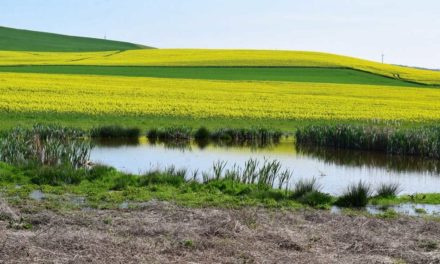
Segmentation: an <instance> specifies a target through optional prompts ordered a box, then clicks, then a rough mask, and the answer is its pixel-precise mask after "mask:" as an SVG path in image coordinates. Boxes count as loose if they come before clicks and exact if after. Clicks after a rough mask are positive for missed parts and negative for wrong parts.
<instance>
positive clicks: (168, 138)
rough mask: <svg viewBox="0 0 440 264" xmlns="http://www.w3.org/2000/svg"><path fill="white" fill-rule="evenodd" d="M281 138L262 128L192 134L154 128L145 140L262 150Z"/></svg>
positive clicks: (183, 128)
mask: <svg viewBox="0 0 440 264" xmlns="http://www.w3.org/2000/svg"><path fill="white" fill-rule="evenodd" d="M281 136H282V133H281V132H280V131H277V130H269V129H264V128H257V129H232V128H224V129H218V130H216V131H210V130H208V129H207V128H205V127H201V128H199V129H197V130H196V131H194V132H193V131H192V129H191V128H186V127H168V128H159V129H157V128H154V129H150V130H149V131H148V132H147V138H148V140H149V141H150V142H151V143H155V142H160V143H165V144H166V145H169V146H173V145H177V146H178V147H179V148H181V147H182V146H183V143H187V144H190V140H191V139H194V140H195V142H196V143H197V145H199V147H201V148H204V147H206V146H207V145H208V144H215V145H218V146H242V147H252V148H263V147H267V146H270V145H272V144H277V143H279V141H280V139H281Z"/></svg>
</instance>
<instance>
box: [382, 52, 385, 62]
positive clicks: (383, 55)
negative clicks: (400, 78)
mask: <svg viewBox="0 0 440 264" xmlns="http://www.w3.org/2000/svg"><path fill="white" fill-rule="evenodd" d="M384 57H385V54H383V53H382V64H383V58H384Z"/></svg>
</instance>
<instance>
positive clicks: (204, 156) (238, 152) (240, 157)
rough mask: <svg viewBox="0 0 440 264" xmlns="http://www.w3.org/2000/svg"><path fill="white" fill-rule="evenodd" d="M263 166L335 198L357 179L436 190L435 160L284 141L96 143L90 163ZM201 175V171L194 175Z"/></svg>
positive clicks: (129, 167) (141, 168)
mask: <svg viewBox="0 0 440 264" xmlns="http://www.w3.org/2000/svg"><path fill="white" fill-rule="evenodd" d="M251 158H252V159H257V160H260V161H261V162H263V161H264V160H265V159H269V160H274V159H276V160H278V161H280V162H281V164H282V166H283V168H284V169H289V170H291V171H292V172H293V177H292V180H291V181H292V184H293V183H294V182H296V181H298V180H300V179H308V178H316V179H317V180H318V182H319V183H320V184H321V185H322V187H323V191H324V192H327V193H330V194H332V195H339V194H341V192H343V191H344V189H345V188H346V187H347V186H348V185H349V184H351V183H357V182H359V181H360V180H362V181H364V182H366V183H370V184H371V185H372V186H373V187H374V186H377V185H379V184H381V183H399V184H400V186H401V189H402V192H401V194H414V193H421V192H423V193H432V192H439V191H440V161H439V160H426V159H422V158H417V157H397V156H388V155H384V154H380V153H374V152H360V151H335V150H328V149H311V148H297V147H295V144H294V142H293V139H283V140H282V141H281V142H280V143H279V144H276V145H271V146H267V147H259V148H256V147H250V146H219V145H214V144H209V145H206V146H199V145H197V144H195V143H190V144H187V145H179V146H176V145H169V144H163V143H157V144H151V143H149V142H148V140H147V139H145V138H141V139H140V140H139V141H135V142H116V141H111V142H102V141H101V142H96V146H95V147H94V149H93V150H92V153H91V160H92V161H93V162H95V163H100V164H105V165H109V166H112V167H115V168H117V169H118V170H121V171H124V172H128V173H134V174H141V173H143V172H146V171H150V170H154V169H165V168H168V167H170V166H175V167H176V168H177V169H180V168H185V169H187V170H188V173H189V174H191V173H192V172H194V171H198V172H210V171H212V165H213V163H215V162H218V161H225V162H227V167H231V166H233V165H234V164H236V165H238V166H243V165H244V163H245V162H246V161H247V160H249V159H251ZM199 175H200V173H199Z"/></svg>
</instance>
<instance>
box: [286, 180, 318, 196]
mask: <svg viewBox="0 0 440 264" xmlns="http://www.w3.org/2000/svg"><path fill="white" fill-rule="evenodd" d="M320 190H321V186H320V185H319V184H318V182H317V180H316V179H315V178H312V179H310V180H304V179H303V180H299V181H298V182H297V183H295V188H294V189H293V194H292V198H294V199H297V198H300V197H302V196H304V195H305V194H307V193H311V192H319V191H320Z"/></svg>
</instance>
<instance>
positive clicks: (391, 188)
mask: <svg viewBox="0 0 440 264" xmlns="http://www.w3.org/2000/svg"><path fill="white" fill-rule="evenodd" d="M400 191H401V189H400V185H399V184H398V183H389V184H385V183H383V184H380V185H379V187H378V188H377V191H376V192H377V194H376V196H377V197H382V198H393V197H396V196H397V195H398V194H399V193H400Z"/></svg>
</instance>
